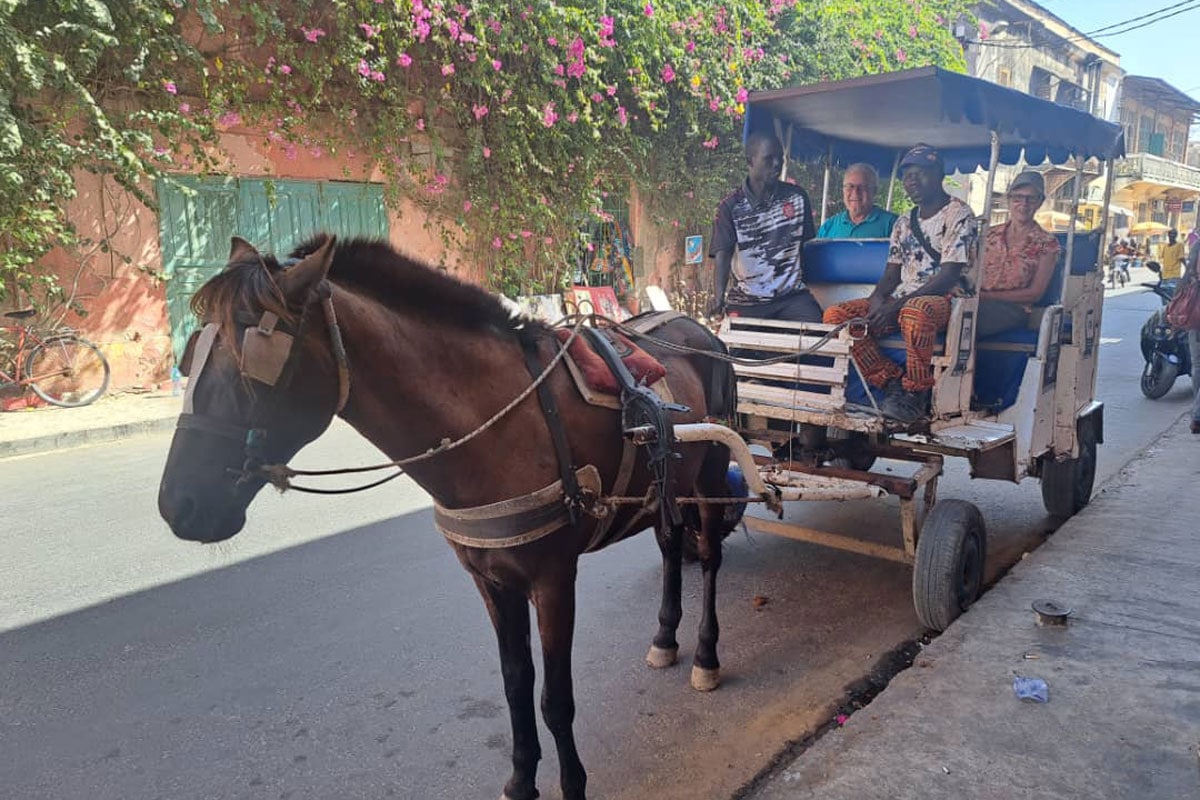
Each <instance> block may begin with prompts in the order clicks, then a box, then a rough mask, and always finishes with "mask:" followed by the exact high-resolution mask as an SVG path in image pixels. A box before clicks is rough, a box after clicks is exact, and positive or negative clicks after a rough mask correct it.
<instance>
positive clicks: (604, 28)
mask: <svg viewBox="0 0 1200 800" xmlns="http://www.w3.org/2000/svg"><path fill="white" fill-rule="evenodd" d="M613 30H614V28H613V18H612V17H601V18H600V35H599V38H600V46H601V47H616V46H617V43H616V42H614V41H613V39H612V35H613Z"/></svg>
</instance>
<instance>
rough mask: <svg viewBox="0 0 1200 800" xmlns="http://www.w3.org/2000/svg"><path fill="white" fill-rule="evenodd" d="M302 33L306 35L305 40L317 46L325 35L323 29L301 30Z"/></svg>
mask: <svg viewBox="0 0 1200 800" xmlns="http://www.w3.org/2000/svg"><path fill="white" fill-rule="evenodd" d="M300 32H301V33H303V34H304V38H305V40H307V41H308V42H309V43H310V44H316V43H317V40H318V39H320V38H321V37H322V36H324V35H325V30H324V29H323V28H311V29H310V28H301V29H300Z"/></svg>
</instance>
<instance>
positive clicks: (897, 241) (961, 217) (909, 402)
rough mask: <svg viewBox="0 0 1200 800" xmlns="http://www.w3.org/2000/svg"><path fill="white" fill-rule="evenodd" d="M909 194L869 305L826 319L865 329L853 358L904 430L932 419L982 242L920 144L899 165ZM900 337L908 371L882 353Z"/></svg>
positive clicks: (845, 307) (852, 304)
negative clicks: (856, 322) (954, 309)
mask: <svg viewBox="0 0 1200 800" xmlns="http://www.w3.org/2000/svg"><path fill="white" fill-rule="evenodd" d="M900 169H901V175H902V177H903V184H904V191H905V193H906V194H907V195H908V196H909V198H910V199H911V200H912V201H913V202H914V203H916V208H914V209H913V210H912V213H911V214H909V215H906V216H902V217H900V218H899V219H897V220H896V226H895V227H894V228H893V229H892V236H891V245H890V246H889V247H888V263H887V269H886V270H884V273H883V277H882V278H880V279H879V283H878V284H876V285H875V290H874V291H873V292H872V293H871V296H870V297H868V298H863V299H861V300H851V301H849V302H847V303H841V304H839V305H836V306H833V307H832V308H829V309H827V310H826V311H825V322H828V323H832V324H841V323H843V322H848V321H849V320H852V319H855V318H859V317H861V318H865V319H866V321H867V336H866V337H865V338H862V339H859V340H857V341H855V342H854V343H853V344H852V345H851V354H852V355H853V357H854V359H855V361H856V362H857V364H858V366H859V369H861V370H862V373H863V376H864V377H865V378H866V379H867V382H868V383H870V384H871V385H872V386H875V387H877V388H881V389H884V391H885V393H886V394H885V397H884V401H883V404H882V406H881V409H880V410H881V411H883V413H884V414H885V415H886V416H887V417H889V418H891V419H895V420H897V421H900V422H906V423H911V422H916V421H917V420H919V419H921V418H922V417H924V416H926V415H927V414H928V413H929V399H930V395H931V390H932V389H933V383H934V378H933V348H934V345H935V344H936V342H937V334H938V332H939V331H943V330H945V329H946V324H947V323H948V322H949V321H950V297H951V296H953V295H954V294H956V293H958V292H959V291H960V289H961V280H960V279H961V276H962V273H963V270H965V269H966V266H967V261H968V258H969V253H970V251H971V249H972V248H973V247H974V245H975V237H976V236H977V235H978V233H977V231H976V227H975V216H974V214H973V213H972V211H971V208H970V206H968V205H967V204H966V203H964V202H963V201H961V200H958V199H956V198H953V197H951V196H950V195H948V194H946V190H945V189H944V188H943V187H942V181H943V179H944V178H945V176H946V170H945V167H944V166H943V164H942V157H941V155H939V154H938V152H937V151H936V150H934V149H933V148H932V147H930V146H929V145H925V144H918V145H916V146H915V147H913V148H912V149H911V150H909V151H908V152H907V153H905V155H904V158H902V159H901V160H900ZM896 330H899V331H900V334H901V336H902V337H903V338H904V343H905V349H906V351H907V359H906V362H905V367H904V368H903V369H902V368H901V367H900V365H899V364H897V363H896V362H895V361H892V360H891V359H890V358H888V357H887V356H885V355H884V354H883V352H882V351H881V350H880V349H879V343H878V341H877V340H878V338H879V337H880V336H882V335H885V334H888V333H891V332H893V331H896Z"/></svg>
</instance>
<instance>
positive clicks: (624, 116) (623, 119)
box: [617, 106, 629, 127]
mask: <svg viewBox="0 0 1200 800" xmlns="http://www.w3.org/2000/svg"><path fill="white" fill-rule="evenodd" d="M617 120H618V121H619V122H620V123H621V126H622V127H624V126H625V125H628V124H629V112H628V111H626V110H625V106H617Z"/></svg>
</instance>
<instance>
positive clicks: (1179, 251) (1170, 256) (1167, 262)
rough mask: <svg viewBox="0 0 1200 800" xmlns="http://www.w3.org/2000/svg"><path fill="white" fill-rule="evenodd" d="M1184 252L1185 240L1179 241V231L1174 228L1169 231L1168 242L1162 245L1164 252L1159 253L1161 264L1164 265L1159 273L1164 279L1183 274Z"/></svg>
mask: <svg viewBox="0 0 1200 800" xmlns="http://www.w3.org/2000/svg"><path fill="white" fill-rule="evenodd" d="M1183 252H1184V248H1183V242H1181V241H1179V232H1178V231H1176V230H1175V229H1174V228H1172V229H1171V230H1169V231H1167V243H1166V244H1164V245H1163V246H1162V252H1160V253H1159V254H1158V261H1159V266H1161V267H1162V271H1161V272H1160V273H1159V275H1160V276H1161V277H1162V279H1163V280H1164V281H1165V280H1169V279H1171V278H1178V277H1180V276H1181V275H1182V274H1183Z"/></svg>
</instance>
